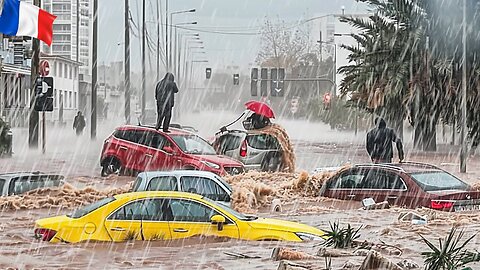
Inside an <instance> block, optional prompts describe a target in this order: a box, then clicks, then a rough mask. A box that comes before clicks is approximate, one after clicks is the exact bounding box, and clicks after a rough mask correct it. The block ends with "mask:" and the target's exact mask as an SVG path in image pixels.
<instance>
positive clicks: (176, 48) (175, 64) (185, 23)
mask: <svg viewBox="0 0 480 270" xmlns="http://www.w3.org/2000/svg"><path fill="white" fill-rule="evenodd" d="M187 24H191V25H194V24H197V22H184V23H177V24H175V25H174V27H175V41H174V47H173V48H174V49H175V51H174V52H173V69H172V70H173V71H175V70H176V69H177V64H178V63H177V62H176V57H175V55H176V54H177V53H179V52H178V47H177V38H178V34H177V28H178V27H177V26H178V25H187ZM170 54H172V53H170ZM170 57H172V56H171V55H170ZM177 75H178V74H177Z"/></svg>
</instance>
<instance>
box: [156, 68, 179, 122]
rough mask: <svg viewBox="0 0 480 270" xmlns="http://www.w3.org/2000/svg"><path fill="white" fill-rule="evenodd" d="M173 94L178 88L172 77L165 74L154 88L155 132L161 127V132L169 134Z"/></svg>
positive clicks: (170, 74)
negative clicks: (155, 107)
mask: <svg viewBox="0 0 480 270" xmlns="http://www.w3.org/2000/svg"><path fill="white" fill-rule="evenodd" d="M175 93H178V87H177V84H176V83H175V81H174V76H173V74H172V73H170V72H167V74H165V77H163V79H162V80H161V81H159V82H158V83H157V87H156V88H155V99H156V100H157V125H156V127H155V128H156V129H157V130H159V129H160V127H162V129H163V132H169V131H168V127H169V126H170V119H171V118H172V108H173V106H174V105H175V102H174V99H175V98H174V96H175Z"/></svg>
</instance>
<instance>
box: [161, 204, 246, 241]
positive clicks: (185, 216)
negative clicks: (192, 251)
mask: <svg viewBox="0 0 480 270" xmlns="http://www.w3.org/2000/svg"><path fill="white" fill-rule="evenodd" d="M169 205H170V209H171V215H172V216H171V217H170V220H171V221H170V222H169V224H170V234H171V236H172V239H179V238H188V237H192V236H217V237H228V238H238V237H239V234H238V227H237V225H236V224H235V222H233V221H232V220H231V219H230V218H228V217H227V216H226V215H224V214H222V213H219V212H218V211H216V210H215V209H213V208H211V207H210V206H208V205H206V204H203V203H201V202H200V201H196V200H191V199H180V198H179V199H171V200H170V204H169ZM213 216H223V217H224V219H225V223H224V224H222V225H223V226H218V224H213V223H212V217H213ZM220 227H222V228H220Z"/></svg>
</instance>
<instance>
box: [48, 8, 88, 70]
mask: <svg viewBox="0 0 480 270" xmlns="http://www.w3.org/2000/svg"><path fill="white" fill-rule="evenodd" d="M77 1H78V2H79V4H80V5H79V6H78V9H77ZM90 2H91V0H43V1H42V6H43V8H44V9H45V10H46V11H48V12H50V13H52V14H54V15H56V16H57V19H56V20H55V22H54V23H53V42H52V46H51V47H48V46H47V45H44V46H43V48H42V51H43V52H45V53H47V54H52V55H60V56H64V57H67V58H69V59H72V60H75V61H77V62H80V63H82V66H81V67H80V74H89V72H90V68H89V67H90V64H91V63H90V45H89V40H90V32H91V31H90V28H91V25H92V16H91V11H90V7H91V4H90ZM77 13H78V14H79V26H78V29H77ZM77 30H78V35H77ZM77 44H78V48H79V49H78V51H77ZM77 53H78V55H77Z"/></svg>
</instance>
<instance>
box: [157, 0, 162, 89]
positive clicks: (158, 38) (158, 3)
mask: <svg viewBox="0 0 480 270" xmlns="http://www.w3.org/2000/svg"><path fill="white" fill-rule="evenodd" d="M156 2H157V77H156V82H158V81H159V80H160V20H161V19H160V1H159V0H158V1H156Z"/></svg>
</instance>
